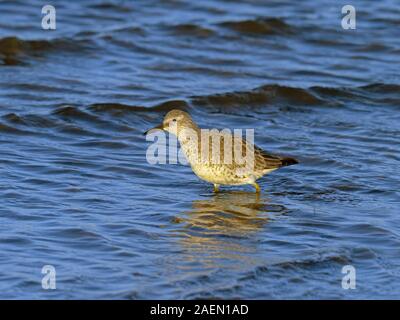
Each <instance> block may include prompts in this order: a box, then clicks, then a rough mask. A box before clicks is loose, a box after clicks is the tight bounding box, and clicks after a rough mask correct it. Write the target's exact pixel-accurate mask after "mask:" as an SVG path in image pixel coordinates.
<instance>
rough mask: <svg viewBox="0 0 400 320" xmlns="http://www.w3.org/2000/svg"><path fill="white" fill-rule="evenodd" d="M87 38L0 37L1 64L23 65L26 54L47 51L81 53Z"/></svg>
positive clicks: (85, 45) (87, 42)
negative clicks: (26, 38)
mask: <svg viewBox="0 0 400 320" xmlns="http://www.w3.org/2000/svg"><path fill="white" fill-rule="evenodd" d="M88 47H89V41H88V40H72V39H66V38H65V39H64V38H60V39H53V40H23V39H20V38H18V37H6V38H0V62H1V61H2V63H3V65H9V66H10V65H25V64H26V60H27V59H26V57H27V56H40V55H43V54H44V53H47V52H49V51H60V52H65V51H67V52H76V53H80V54H81V53H82V52H83V51H84V50H85V49H87V48H88Z"/></svg>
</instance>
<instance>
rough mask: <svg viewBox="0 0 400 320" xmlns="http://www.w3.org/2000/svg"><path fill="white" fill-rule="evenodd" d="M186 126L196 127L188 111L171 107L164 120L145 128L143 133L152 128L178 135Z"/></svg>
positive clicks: (189, 127)
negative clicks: (154, 125) (152, 126)
mask: <svg viewBox="0 0 400 320" xmlns="http://www.w3.org/2000/svg"><path fill="white" fill-rule="evenodd" d="M186 128H188V129H196V128H197V125H196V124H195V123H194V122H193V120H192V117H191V116H190V115H189V113H187V112H185V111H182V110H178V109H173V110H171V111H169V112H168V113H167V114H166V115H165V117H164V120H163V122H162V123H161V124H160V125H158V126H156V127H154V128H152V129H150V130H147V131H146V132H145V134H147V133H149V132H150V131H153V130H164V131H167V132H169V133H173V134H174V135H176V136H179V134H180V132H182V130H184V129H186Z"/></svg>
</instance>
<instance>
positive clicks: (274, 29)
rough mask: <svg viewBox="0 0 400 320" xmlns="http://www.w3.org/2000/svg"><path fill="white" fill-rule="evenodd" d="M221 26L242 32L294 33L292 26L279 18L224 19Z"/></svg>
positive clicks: (263, 33)
mask: <svg viewBox="0 0 400 320" xmlns="http://www.w3.org/2000/svg"><path fill="white" fill-rule="evenodd" d="M219 25H220V26H222V27H225V28H228V29H231V30H233V31H236V32H239V33H244V34H257V35H285V34H291V33H294V27H292V26H290V25H289V24H287V23H286V22H285V21H283V20H282V19H279V18H257V19H250V20H242V21H226V22H222V23H220V24H219Z"/></svg>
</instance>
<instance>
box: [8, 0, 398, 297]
mask: <svg viewBox="0 0 400 320" xmlns="http://www.w3.org/2000/svg"><path fill="white" fill-rule="evenodd" d="M345 4H347V3H346V2H345V1H332V0H331V1H328V0H323V1H318V2H315V1H268V3H266V2H265V1H257V0H239V1H216V0H206V1H201V2H193V1H172V0H168V1H149V0H146V1H69V2H65V1H52V5H54V6H55V8H56V14H57V16H56V17H57V29H56V30H52V31H48V30H43V29H42V28H41V19H42V15H41V6H42V4H41V3H39V2H37V1H18V0H17V1H2V2H1V3H0V177H1V178H0V192H1V198H0V199H1V200H0V298H3V299H22V298H23V299H195V298H229V299H236V298H240V299H384V298H391V299H393V298H394V299H399V298H400V294H399V292H400V227H399V226H400V216H399V213H400V210H399V209H400V194H399V186H400V178H399V174H398V172H399V164H400V155H399V152H400V144H399V138H400V112H399V111H400V109H399V108H400V77H399V74H400V73H399V71H400V69H399V65H400V64H399V62H400V59H399V54H400V38H399V36H398V34H399V26H400V21H399V14H400V4H399V3H398V2H397V1H390V0H383V1H379V2H378V1H373V2H372V1H361V0H358V1H352V3H351V4H352V5H353V6H355V8H356V10H357V15H356V18H357V29H355V30H343V29H342V28H341V19H342V16H343V15H342V14H341V8H342V6H343V5H345ZM173 108H183V109H185V110H186V111H188V112H189V113H190V114H191V115H192V116H193V118H194V119H195V120H196V121H197V122H198V123H199V125H201V126H202V127H208V128H221V129H222V128H231V129H233V128H242V129H246V128H253V129H255V143H256V144H257V145H258V146H259V147H261V148H263V149H265V150H268V151H270V152H273V153H281V154H285V155H290V156H294V157H296V158H297V159H298V160H299V161H300V164H298V165H296V166H291V167H288V168H282V169H280V170H278V171H275V172H273V173H271V174H270V175H268V176H267V177H264V178H263V179H261V180H260V186H261V188H262V190H263V192H262V194H261V195H260V196H257V195H255V194H254V191H253V189H252V188H251V187H247V186H244V187H224V188H222V192H221V193H219V194H216V195H215V194H213V193H212V186H211V185H210V184H207V183H205V182H203V181H200V180H199V179H198V178H197V177H196V176H195V175H194V174H193V173H192V172H191V170H190V167H188V166H183V165H179V164H175V165H173V164H169V165H168V164H167V165H164V164H163V165H161V164H159V165H150V164H149V163H148V162H147V161H146V156H145V155H146V150H147V148H148V147H149V145H150V143H149V142H148V141H146V140H145V137H144V136H143V134H142V133H143V132H144V131H145V130H147V129H149V128H150V127H153V126H155V125H157V124H158V123H160V121H161V119H162V118H163V116H164V115H165V113H166V112H167V111H168V110H170V109H173ZM45 265H52V266H54V268H55V270H56V289H54V290H45V289H43V288H42V278H43V277H44V275H43V274H42V273H41V271H42V268H43V266H45ZM346 265H351V266H353V267H354V268H355V270H356V289H355V290H352V289H349V290H345V289H343V288H342V278H343V276H344V274H342V272H341V271H342V268H343V267H344V266H346Z"/></svg>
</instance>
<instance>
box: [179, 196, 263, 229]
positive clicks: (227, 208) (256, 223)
mask: <svg viewBox="0 0 400 320" xmlns="http://www.w3.org/2000/svg"><path fill="white" fill-rule="evenodd" d="M264 209H265V204H264V203H263V202H262V200H261V198H260V195H259V194H255V193H248V192H229V193H218V194H215V195H214V196H213V197H212V198H211V199H206V200H195V201H193V203H192V210H191V211H189V212H186V217H185V218H183V219H182V220H183V221H184V222H185V223H186V225H187V226H188V227H190V228H196V229H198V228H200V229H203V231H204V232H205V233H208V234H222V235H233V236H234V235H240V234H245V233H250V232H255V231H257V230H259V229H260V228H261V227H262V226H263V224H265V223H266V222H267V221H268V218H267V217H266V216H265V215H264V216H260V215H259V213H260V212H262V211H264Z"/></svg>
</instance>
